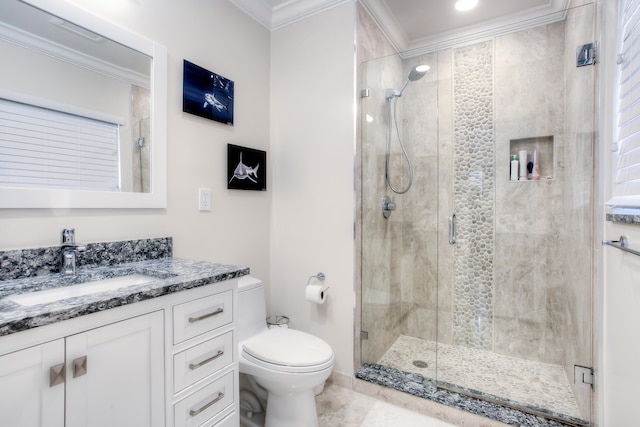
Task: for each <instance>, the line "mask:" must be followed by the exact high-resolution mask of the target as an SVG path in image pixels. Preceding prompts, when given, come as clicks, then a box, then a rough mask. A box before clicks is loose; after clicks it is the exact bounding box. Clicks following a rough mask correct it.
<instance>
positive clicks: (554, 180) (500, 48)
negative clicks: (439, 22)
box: [356, 3, 597, 425]
mask: <svg viewBox="0 0 640 427" xmlns="http://www.w3.org/2000/svg"><path fill="white" fill-rule="evenodd" d="M595 23H596V19H595V8H594V5H593V4H591V3H589V4H585V5H583V6H580V7H577V8H572V9H569V10H567V11H565V13H563V14H561V15H560V16H557V17H555V19H549V20H548V22H546V23H544V24H539V23H533V22H523V23H522V25H519V26H515V27H517V28H515V27H514V28H509V29H507V28H505V29H502V30H503V31H497V32H495V34H497V35H492V36H491V37H487V36H486V34H482V35H478V39H477V41H475V42H470V43H465V44H464V45H456V44H455V43H453V42H452V43H450V44H442V45H441V46H438V47H436V48H434V49H433V50H432V51H430V52H427V53H422V54H420V55H418V56H411V57H406V56H403V55H393V56H386V57H381V58H377V59H374V60H369V61H366V62H364V63H362V64H361V70H362V72H361V76H360V79H361V85H362V89H363V97H362V99H361V102H360V106H361V111H360V122H361V134H360V138H359V142H358V156H359V160H360V162H359V164H360V177H359V179H360V182H359V185H358V199H359V200H358V203H359V218H360V219H359V233H358V236H359V239H360V241H359V244H358V252H359V257H358V261H359V264H360V265H359V270H360V271H359V282H360V285H361V289H360V294H359V307H360V314H361V319H360V325H359V330H358V331H357V332H358V333H359V335H360V336H359V338H360V340H359V343H360V349H359V351H356V355H357V358H359V359H360V360H359V361H357V365H358V366H360V367H361V369H365V368H367V367H371V366H373V367H387V368H390V370H391V371H394V370H395V371H397V372H399V373H406V372H410V373H414V374H418V375H419V377H418V378H422V379H423V381H424V384H430V385H432V386H435V387H438V388H440V389H446V390H450V391H453V392H456V393H461V394H463V395H467V396H472V397H476V398H479V399H482V400H488V401H490V402H493V403H497V404H500V405H504V406H506V407H510V408H517V409H519V410H521V411H523V412H526V413H532V414H536V415H541V416H544V417H547V418H551V419H555V420H559V421H560V422H562V423H566V424H569V425H589V424H590V419H591V406H592V404H591V399H592V389H591V386H590V385H589V384H587V383H588V382H589V379H590V375H591V370H590V367H591V366H593V363H592V277H593V275H594V267H593V261H592V252H593V241H594V237H593V223H594V168H595V164H596V162H595V159H594V155H595V154H594V153H595V147H594V143H595V140H596V139H595V123H596V117H595V103H596V99H597V97H596V94H595V90H596V89H595V88H596V73H597V66H593V65H586V64H587V63H588V62H589V61H588V57H586V58H585V55H584V54H585V53H586V54H590V53H591V51H590V50H589V49H591V46H590V44H591V43H593V42H594V40H595V39H596V31H595V27H596V25H595ZM418 64H426V65H428V66H429V67H430V70H429V71H428V72H427V73H426V75H425V76H424V77H423V78H422V79H420V80H417V81H412V82H411V84H410V85H409V86H407V88H406V90H405V91H404V93H403V94H402V96H401V97H400V98H398V99H397V105H396V106H395V108H396V114H397V121H398V125H399V127H400V134H401V137H402V140H403V142H404V145H405V147H406V150H407V153H408V156H409V158H410V159H411V163H412V167H413V171H412V172H413V184H412V186H411V188H410V189H409V191H407V192H406V193H404V194H395V193H393V192H392V191H391V189H390V188H389V186H388V184H387V182H386V179H385V163H386V153H385V151H386V144H387V140H386V139H387V133H388V129H389V128H388V126H389V113H388V106H387V104H386V103H387V102H388V101H387V100H386V99H385V90H387V89H390V88H397V87H399V86H401V85H402V82H403V81H405V79H406V76H407V75H408V74H409V71H410V70H411V69H412V68H413V67H414V66H416V65H418ZM524 150H526V151H527V154H526V160H525V158H521V159H519V160H520V161H525V164H526V165H528V163H529V162H533V153H534V152H535V153H536V163H537V165H538V166H539V170H540V179H535V180H534V179H533V178H532V175H531V174H530V173H529V174H528V179H522V180H518V181H512V180H510V170H509V169H510V159H511V156H512V155H516V156H521V154H520V152H521V151H524ZM521 157H522V156H521ZM527 172H528V171H527ZM389 175H390V177H391V180H392V182H393V183H399V184H397V185H398V186H399V187H400V188H405V187H406V184H407V180H408V179H409V171H408V165H407V162H406V160H405V158H404V155H403V153H402V151H401V149H400V146H399V145H398V144H396V143H394V145H392V151H391V153H390V158H389ZM385 196H389V197H387V198H386V199H385V200H386V202H387V207H388V203H389V202H390V201H391V200H393V204H392V205H391V207H392V209H391V210H390V215H387V216H388V217H385V215H383V204H384V202H383V198H385ZM391 196H393V199H391ZM454 241H455V243H454Z"/></svg>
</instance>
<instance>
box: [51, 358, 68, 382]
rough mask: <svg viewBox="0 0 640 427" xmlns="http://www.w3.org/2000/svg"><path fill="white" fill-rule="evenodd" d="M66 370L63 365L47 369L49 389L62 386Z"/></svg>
mask: <svg viewBox="0 0 640 427" xmlns="http://www.w3.org/2000/svg"><path fill="white" fill-rule="evenodd" d="M65 374H66V369H65V365H64V363H59V364H57V365H53V366H52V367H50V368H49V387H53V386H56V385H58V384H62V383H63V382H64V379H65V376H66V375H65Z"/></svg>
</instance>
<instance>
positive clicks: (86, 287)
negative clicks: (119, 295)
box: [7, 274, 154, 306]
mask: <svg viewBox="0 0 640 427" xmlns="http://www.w3.org/2000/svg"><path fill="white" fill-rule="evenodd" d="M152 280H154V277H151V276H145V275H144V274H130V275H128V276H120V277H113V278H111V279H103V280H95V281H92V282H84V283H78V284H77V285H71V286H62V287H59V288H53V289H46V290H43V291H37V292H27V293H24V294H16V295H12V296H9V297H7V299H8V300H10V301H13V302H15V303H17V304H20V305H27V306H31V305H39V304H48V303H50V302H54V301H59V300H62V299H66V298H73V297H80V296H84V295H90V294H96V293H98V292H104V291H110V290H115V289H121V288H126V287H128V286H136V285H142V284H144V283H147V282H150V281H152Z"/></svg>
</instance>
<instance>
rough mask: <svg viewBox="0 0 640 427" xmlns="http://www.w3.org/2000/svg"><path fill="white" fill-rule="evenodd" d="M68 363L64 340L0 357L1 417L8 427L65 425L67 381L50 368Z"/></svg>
mask: <svg viewBox="0 0 640 427" xmlns="http://www.w3.org/2000/svg"><path fill="white" fill-rule="evenodd" d="M58 364H64V340H62V339H59V340H55V341H52V342H48V343H45V344H41V345H38V346H34V347H30V348H27V349H24V350H20V351H16V352H13V353H9V354H6V355H4V356H0V399H1V400H0V420H2V423H4V425H7V426H21V427H63V426H64V384H60V385H59V386H53V387H50V386H49V369H50V367H52V366H55V365H58Z"/></svg>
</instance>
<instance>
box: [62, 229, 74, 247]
mask: <svg viewBox="0 0 640 427" xmlns="http://www.w3.org/2000/svg"><path fill="white" fill-rule="evenodd" d="M75 243H76V229H75V228H64V229H62V244H63V245H73V244H75Z"/></svg>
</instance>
